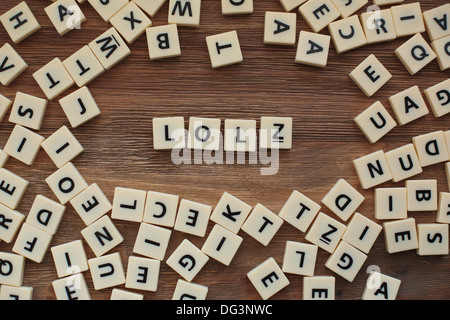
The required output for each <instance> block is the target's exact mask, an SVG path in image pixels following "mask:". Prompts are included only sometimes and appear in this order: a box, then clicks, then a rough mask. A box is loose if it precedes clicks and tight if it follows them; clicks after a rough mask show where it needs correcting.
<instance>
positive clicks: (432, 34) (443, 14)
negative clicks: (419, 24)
mask: <svg viewBox="0 0 450 320" xmlns="http://www.w3.org/2000/svg"><path fill="white" fill-rule="evenodd" d="M423 20H424V22H425V28H426V30H427V33H428V37H429V38H430V40H431V41H435V40H438V39H441V38H443V37H446V36H449V35H450V3H446V4H444V5H442V6H439V7H436V8H434V9H430V10H427V11H425V12H423Z"/></svg>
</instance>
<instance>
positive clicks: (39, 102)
mask: <svg viewBox="0 0 450 320" xmlns="http://www.w3.org/2000/svg"><path fill="white" fill-rule="evenodd" d="M46 109H47V100H45V99H41V98H38V97H35V96H32V95H29V94H26V93H23V92H17V93H16V97H15V99H14V104H13V106H12V108H11V113H10V115H9V121H10V122H12V123H15V124H20V125H22V126H24V127H27V128H30V129H33V130H39V129H41V125H42V121H43V120H44V114H45V111H46Z"/></svg>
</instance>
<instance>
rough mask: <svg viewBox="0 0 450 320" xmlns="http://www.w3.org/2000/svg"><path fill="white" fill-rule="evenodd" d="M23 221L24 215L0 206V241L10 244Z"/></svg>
mask: <svg viewBox="0 0 450 320" xmlns="http://www.w3.org/2000/svg"><path fill="white" fill-rule="evenodd" d="M24 219H25V215H23V214H22V213H20V212H19V211H16V210H12V209H10V208H8V207H6V206H4V205H2V204H0V222H1V224H0V240H2V241H4V242H6V243H11V242H12V241H13V239H14V237H15V236H16V234H17V232H18V231H19V229H20V226H21V225H22V222H23V221H24Z"/></svg>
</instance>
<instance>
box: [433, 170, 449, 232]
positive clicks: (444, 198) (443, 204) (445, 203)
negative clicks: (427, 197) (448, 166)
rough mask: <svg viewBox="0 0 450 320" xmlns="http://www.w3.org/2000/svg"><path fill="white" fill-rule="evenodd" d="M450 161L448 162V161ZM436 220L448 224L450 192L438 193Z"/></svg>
mask: <svg viewBox="0 0 450 320" xmlns="http://www.w3.org/2000/svg"><path fill="white" fill-rule="evenodd" d="M449 163H450V162H449ZM436 222H439V223H447V224H450V193H449V192H440V193H439V208H438V212H437V216H436Z"/></svg>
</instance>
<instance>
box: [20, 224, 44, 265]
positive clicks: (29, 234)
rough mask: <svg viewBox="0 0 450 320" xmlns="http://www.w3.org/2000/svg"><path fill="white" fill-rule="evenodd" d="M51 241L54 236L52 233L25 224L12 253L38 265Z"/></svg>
mask: <svg viewBox="0 0 450 320" xmlns="http://www.w3.org/2000/svg"><path fill="white" fill-rule="evenodd" d="M51 241H52V235H51V234H50V233H47V232H45V231H42V230H40V229H38V228H36V227H33V226H31V225H29V224H27V223H24V224H22V228H21V229H20V231H19V234H18V235H17V238H16V242H15V243H14V246H13V248H12V251H13V252H14V253H17V254H20V255H22V256H24V257H25V258H28V259H30V260H32V261H34V262H36V263H41V262H42V260H44V256H45V254H46V253H47V249H48V247H49V246H50V242H51Z"/></svg>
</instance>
